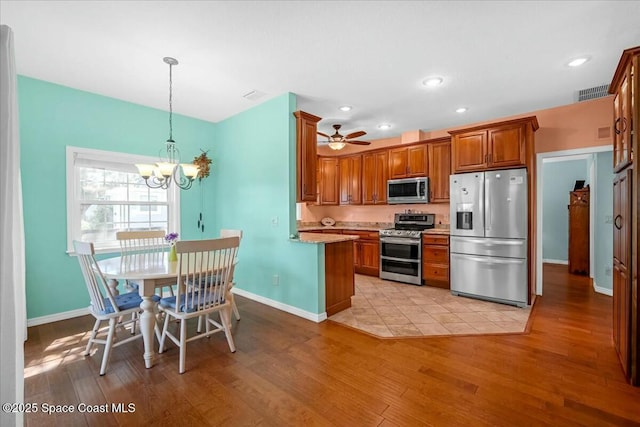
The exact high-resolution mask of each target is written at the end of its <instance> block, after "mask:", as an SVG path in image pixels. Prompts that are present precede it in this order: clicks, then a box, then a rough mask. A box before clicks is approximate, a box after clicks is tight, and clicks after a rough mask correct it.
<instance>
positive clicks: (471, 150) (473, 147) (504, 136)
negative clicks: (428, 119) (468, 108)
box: [449, 117, 539, 173]
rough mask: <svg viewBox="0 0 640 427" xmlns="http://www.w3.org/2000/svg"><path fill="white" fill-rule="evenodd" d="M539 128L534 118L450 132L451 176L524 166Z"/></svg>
mask: <svg viewBox="0 0 640 427" xmlns="http://www.w3.org/2000/svg"><path fill="white" fill-rule="evenodd" d="M538 127H539V126H538V120H537V119H536V118H535V117H525V118H522V119H516V120H509V121H505V122H500V123H492V124H490V125H483V126H477V127H474V128H468V129H460V130H456V131H450V132H449V133H450V134H451V135H452V140H451V156H452V167H453V173H461V172H474V171H481V170H485V169H502V168H512V167H518V166H525V165H526V163H527V158H526V154H527V153H526V146H527V144H532V143H533V141H532V140H533V132H534V131H535V130H537V129H538Z"/></svg>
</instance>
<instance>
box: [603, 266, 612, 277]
mask: <svg viewBox="0 0 640 427" xmlns="http://www.w3.org/2000/svg"><path fill="white" fill-rule="evenodd" d="M604 274H605V275H606V276H611V267H607V268H605V269H604Z"/></svg>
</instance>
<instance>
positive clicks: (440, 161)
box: [427, 137, 451, 203]
mask: <svg viewBox="0 0 640 427" xmlns="http://www.w3.org/2000/svg"><path fill="white" fill-rule="evenodd" d="M427 150H428V158H429V191H430V193H431V194H429V201H430V202H431V203H438V202H448V201H449V175H450V174H451V138H449V137H447V138H441V139H439V140H436V141H434V142H429V143H428V144H427Z"/></svg>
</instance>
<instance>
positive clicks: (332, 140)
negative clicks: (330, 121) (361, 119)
mask: <svg viewBox="0 0 640 427" xmlns="http://www.w3.org/2000/svg"><path fill="white" fill-rule="evenodd" d="M341 127H342V125H333V128H334V129H335V130H336V133H334V134H333V135H331V136H329V135H327V134H326V133H322V132H318V135H320V136H324V137H325V138H327V140H328V141H327V142H328V145H329V148H331V149H332V150H342V149H343V148H344V147H345V146H346V145H347V144H354V145H369V144H371V143H370V142H368V141H354V140H353V138H359V137H361V136H364V135H366V134H367V133H366V132H365V131H363V130H359V131H357V132H352V133H350V134H348V135H346V136H342V135H340V132H338V131H339V130H340V128H341Z"/></svg>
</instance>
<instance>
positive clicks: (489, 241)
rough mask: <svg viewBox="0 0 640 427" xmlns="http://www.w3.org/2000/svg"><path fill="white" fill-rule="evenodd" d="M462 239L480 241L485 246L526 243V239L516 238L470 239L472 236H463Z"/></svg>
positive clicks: (463, 240) (470, 241)
mask: <svg viewBox="0 0 640 427" xmlns="http://www.w3.org/2000/svg"><path fill="white" fill-rule="evenodd" d="M460 241H462V242H469V243H478V244H480V245H483V246H498V245H500V246H503V245H508V246H522V245H524V243H525V241H524V240H516V239H508V240H507V239H504V240H498V239H470V238H466V237H465V238H463V239H460Z"/></svg>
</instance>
